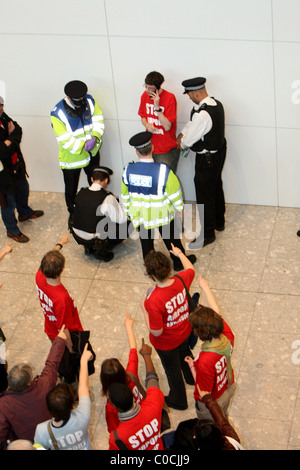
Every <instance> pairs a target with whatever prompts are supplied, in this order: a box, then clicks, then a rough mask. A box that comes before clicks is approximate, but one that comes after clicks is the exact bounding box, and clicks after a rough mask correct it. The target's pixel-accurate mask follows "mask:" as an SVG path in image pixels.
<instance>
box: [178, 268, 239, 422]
mask: <svg viewBox="0 0 300 470" xmlns="http://www.w3.org/2000/svg"><path fill="white" fill-rule="evenodd" d="M199 287H201V288H202V290H203V291H204V293H205V296H206V299H207V302H208V306H207V307H205V306H199V307H198V308H197V309H196V310H194V311H193V312H192V314H191V315H190V318H189V321H190V323H191V325H192V328H193V330H194V333H195V334H197V336H198V337H199V339H200V340H201V341H202V346H201V351H200V353H199V356H198V358H196V359H195V361H193V360H191V359H190V358H189V357H187V358H186V361H187V362H188V363H189V365H190V368H191V370H192V372H193V375H194V377H195V384H196V386H195V392H194V397H195V401H196V411H197V416H198V418H199V419H211V414H210V412H209V410H208V409H207V407H206V406H205V404H204V403H203V401H202V399H201V397H200V395H199V392H198V389H200V390H205V391H207V392H209V393H210V394H211V396H212V397H213V398H214V399H215V400H216V401H217V402H218V404H219V405H220V407H221V408H222V409H223V411H224V413H227V410H228V407H229V405H230V400H231V398H232V396H233V393H234V391H235V388H236V384H235V383H234V373H233V369H232V365H231V354H232V350H233V345H234V334H233V332H232V331H231V329H230V327H229V326H228V325H227V323H226V322H225V320H224V319H223V318H222V316H221V315H220V310H219V307H218V305H217V303H216V300H215V298H214V296H213V294H212V292H211V290H210V287H209V284H208V282H207V281H206V280H205V279H203V278H202V276H201V274H200V276H199Z"/></svg>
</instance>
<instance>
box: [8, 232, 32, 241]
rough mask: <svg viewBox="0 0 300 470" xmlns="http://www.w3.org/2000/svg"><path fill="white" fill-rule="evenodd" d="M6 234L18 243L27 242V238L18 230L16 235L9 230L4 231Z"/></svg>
mask: <svg viewBox="0 0 300 470" xmlns="http://www.w3.org/2000/svg"><path fill="white" fill-rule="evenodd" d="M6 234H7V236H8V237H9V238H12V239H13V240H15V241H16V242H18V243H27V242H29V238H28V237H27V236H26V235H24V233H22V232H19V233H18V235H12V234H11V233H9V232H6Z"/></svg>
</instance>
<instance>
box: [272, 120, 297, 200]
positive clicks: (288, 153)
mask: <svg viewBox="0 0 300 470" xmlns="http://www.w3.org/2000/svg"><path fill="white" fill-rule="evenodd" d="M277 145H278V192H279V198H278V202H279V206H286V207H300V191H299V187H300V184H299V181H300V129H279V130H278V132H277Z"/></svg>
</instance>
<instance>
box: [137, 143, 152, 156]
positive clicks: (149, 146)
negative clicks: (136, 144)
mask: <svg viewBox="0 0 300 470" xmlns="http://www.w3.org/2000/svg"><path fill="white" fill-rule="evenodd" d="M137 151H138V152H139V153H140V154H141V155H142V157H147V156H148V155H150V154H151V152H152V142H150V143H149V144H147V145H146V146H145V147H142V148H139V149H137Z"/></svg>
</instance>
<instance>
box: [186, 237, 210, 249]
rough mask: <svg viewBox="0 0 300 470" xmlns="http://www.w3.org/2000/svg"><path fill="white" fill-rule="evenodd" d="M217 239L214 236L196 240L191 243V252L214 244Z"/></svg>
mask: <svg viewBox="0 0 300 470" xmlns="http://www.w3.org/2000/svg"><path fill="white" fill-rule="evenodd" d="M215 239H216V236H215V235H213V236H212V237H207V238H205V237H204V239H203V238H202V237H198V238H195V239H194V240H193V241H191V242H190V243H189V250H199V249H200V248H203V247H204V246H207V245H210V243H213V242H214V241H215Z"/></svg>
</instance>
